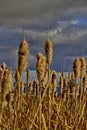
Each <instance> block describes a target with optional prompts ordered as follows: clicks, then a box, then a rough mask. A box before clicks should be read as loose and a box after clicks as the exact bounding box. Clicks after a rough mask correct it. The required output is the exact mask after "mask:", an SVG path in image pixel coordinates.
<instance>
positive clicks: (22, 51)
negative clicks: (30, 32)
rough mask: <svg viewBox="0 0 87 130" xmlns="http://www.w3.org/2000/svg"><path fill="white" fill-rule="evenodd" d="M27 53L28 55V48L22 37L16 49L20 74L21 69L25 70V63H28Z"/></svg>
mask: <svg viewBox="0 0 87 130" xmlns="http://www.w3.org/2000/svg"><path fill="white" fill-rule="evenodd" d="M28 55H29V50H28V43H27V41H26V40H25V39H24V40H23V41H22V42H21V43H20V46H19V50H18V71H19V73H20V74H21V73H22V72H23V71H25V69H26V67H27V65H28V61H27V60H28Z"/></svg>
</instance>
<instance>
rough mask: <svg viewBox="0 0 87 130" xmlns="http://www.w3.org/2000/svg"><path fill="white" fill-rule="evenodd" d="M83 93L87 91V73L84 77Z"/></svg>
mask: <svg viewBox="0 0 87 130" xmlns="http://www.w3.org/2000/svg"><path fill="white" fill-rule="evenodd" d="M82 82H83V93H85V92H86V89H87V75H85V76H84V77H83V81H82Z"/></svg>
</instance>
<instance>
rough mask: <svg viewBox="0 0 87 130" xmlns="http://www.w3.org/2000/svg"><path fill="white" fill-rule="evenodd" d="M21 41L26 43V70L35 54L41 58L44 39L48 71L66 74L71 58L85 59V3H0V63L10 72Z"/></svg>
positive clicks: (35, 0)
mask: <svg viewBox="0 0 87 130" xmlns="http://www.w3.org/2000/svg"><path fill="white" fill-rule="evenodd" d="M23 30H24V32H25V38H26V40H27V42H28V43H29V51H30V55H29V59H28V62H29V69H30V70H35V66H36V62H37V59H36V55H37V53H38V52H41V53H43V54H44V55H45V50H44V45H45V41H46V40H47V38H49V39H50V40H51V41H52V43H53V60H52V64H51V69H54V70H56V71H58V72H60V71H61V68H62V66H65V70H66V71H70V70H71V67H72V65H71V64H72V61H73V58H75V57H76V55H78V56H79V57H81V56H84V57H85V58H87V0H0V63H2V62H6V64H7V65H8V67H9V66H10V67H12V69H15V68H16V65H17V52H18V47H19V44H20V42H21V41H22V39H23Z"/></svg>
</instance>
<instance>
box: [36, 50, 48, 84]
mask: <svg viewBox="0 0 87 130" xmlns="http://www.w3.org/2000/svg"><path fill="white" fill-rule="evenodd" d="M45 66H46V62H45V57H44V56H43V55H42V54H41V53H38V54H37V64H36V71H37V78H38V80H39V81H42V80H43V78H44V74H45Z"/></svg>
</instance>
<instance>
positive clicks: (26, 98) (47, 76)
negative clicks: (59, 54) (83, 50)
mask: <svg viewBox="0 0 87 130" xmlns="http://www.w3.org/2000/svg"><path fill="white" fill-rule="evenodd" d="M44 51H45V54H46V55H45V56H44V55H43V54H42V53H40V52H39V53H38V54H37V56H36V57H37V63H36V72H37V80H34V81H33V82H30V76H31V74H30V70H29V69H28V56H29V47H28V43H27V41H26V40H25V39H24V40H23V41H22V42H21V43H20V46H19V50H18V63H17V66H16V71H15V77H14V79H15V84H14V83H13V80H12V69H11V68H8V67H7V66H6V64H5V63H3V64H1V65H0V130H87V73H86V66H87V63H86V59H85V58H84V57H82V58H81V59H79V58H78V57H76V59H75V60H74V61H73V65H72V66H73V67H72V72H70V74H69V76H66V73H65V72H64V69H62V72H61V76H60V80H59V81H58V80H57V78H58V73H57V72H56V71H55V70H51V69H50V65H51V62H52V55H53V44H52V42H51V41H50V40H49V39H48V40H47V41H46V42H45V50H44ZM24 71H26V82H25V83H24V82H23V73H24ZM58 89H60V91H59V92H58V91H57V90H58Z"/></svg>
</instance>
